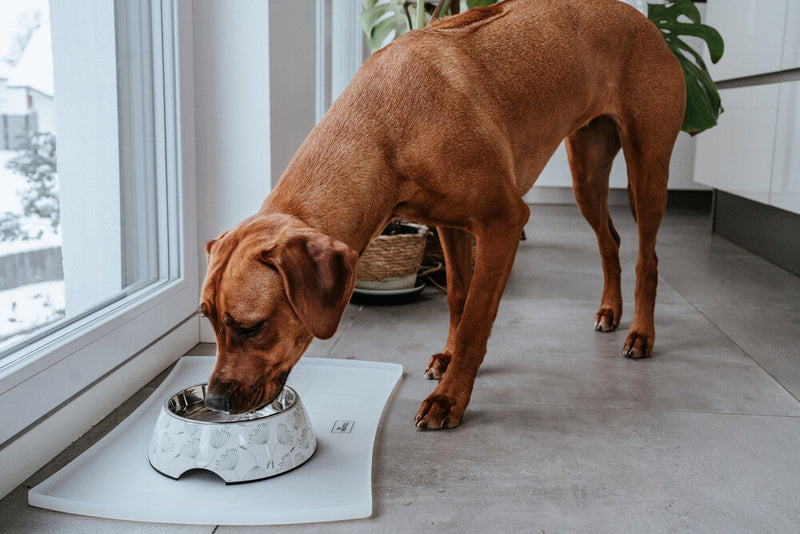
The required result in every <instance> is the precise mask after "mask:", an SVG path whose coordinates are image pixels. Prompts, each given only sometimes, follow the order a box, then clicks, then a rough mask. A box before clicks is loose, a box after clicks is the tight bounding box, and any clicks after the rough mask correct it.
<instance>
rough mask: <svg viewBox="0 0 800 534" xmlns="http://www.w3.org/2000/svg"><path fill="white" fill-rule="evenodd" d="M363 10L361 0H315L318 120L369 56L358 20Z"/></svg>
mask: <svg viewBox="0 0 800 534" xmlns="http://www.w3.org/2000/svg"><path fill="white" fill-rule="evenodd" d="M361 9H362V6H361V2H360V1H359V0H347V1H344V2H341V1H333V0H316V39H317V41H316V61H317V64H316V78H317V88H316V106H315V111H316V122H319V120H320V119H321V118H322V116H323V115H324V114H325V112H326V111H327V110H328V108H329V107H330V105H331V103H332V102H333V101H334V100H336V97H337V96H339V94H340V93H341V92H342V91H344V88H345V87H347V84H349V83H350V80H351V79H352V78H353V75H354V74H355V73H356V71H357V70H358V68H359V67H361V64H362V63H363V62H364V59H366V58H367V56H368V55H369V50H367V49H366V45H365V43H364V37H363V34H362V29H361V24H359V21H358V14H359V13H361Z"/></svg>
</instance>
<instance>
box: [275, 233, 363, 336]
mask: <svg viewBox="0 0 800 534" xmlns="http://www.w3.org/2000/svg"><path fill="white" fill-rule="evenodd" d="M261 261H262V262H264V263H266V264H267V265H271V266H273V267H275V268H276V269H277V271H278V272H279V273H280V275H281V277H282V278H283V283H284V286H285V288H286V295H287V296H288V297H289V303H290V304H291V305H292V308H293V309H294V312H295V313H296V314H297V316H298V317H299V318H300V320H301V321H302V322H303V324H304V325H305V326H306V328H308V329H309V330H310V331H311V333H312V334H314V336H315V337H318V338H320V339H328V338H330V337H331V336H333V334H334V333H336V328H337V327H338V326H339V321H340V320H341V318H342V313H344V308H345V306H347V302H348V301H349V300H350V296H351V295H352V293H353V287H354V286H355V283H356V262H357V261H358V253H357V252H356V251H354V250H353V249H351V248H350V247H348V246H347V245H345V244H344V243H342V242H341V241H337V240H335V239H333V238H331V237H329V236H327V235H325V234H322V233H320V232H314V233H302V234H297V235H293V236H289V237H287V238H286V239H285V240H284V241H283V243H280V244H278V245H277V246H276V247H274V248H271V249H270V250H264V251H262V252H261Z"/></svg>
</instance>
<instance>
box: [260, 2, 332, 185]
mask: <svg viewBox="0 0 800 534" xmlns="http://www.w3.org/2000/svg"><path fill="white" fill-rule="evenodd" d="M337 1H339V2H341V1H342V0H337ZM315 11H316V9H315V3H314V2H313V1H312V0H302V1H298V0H271V1H270V21H269V28H270V38H269V42H270V64H269V70H270V98H271V100H272V108H271V117H272V130H271V134H272V138H271V140H270V144H271V150H272V183H273V185H274V184H275V183H276V182H277V181H278V179H279V178H280V177H281V175H282V174H283V170H284V169H285V168H286V166H287V165H288V164H289V161H291V159H292V156H294V153H295V152H297V149H298V148H300V145H301V144H302V143H303V141H304V140H305V138H306V136H307V135H308V133H309V132H310V131H311V129H312V128H313V127H314V124H315V120H314V119H315V117H314V114H315V113H314V111H315V105H316V99H315V96H316V95H315V91H316V63H315V60H316V51H315V48H316V38H315V33H314V29H315V20H316V13H315Z"/></svg>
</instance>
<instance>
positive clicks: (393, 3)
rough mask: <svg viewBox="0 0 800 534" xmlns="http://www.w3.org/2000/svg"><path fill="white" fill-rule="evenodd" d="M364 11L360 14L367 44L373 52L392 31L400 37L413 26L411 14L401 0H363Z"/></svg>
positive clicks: (359, 18) (359, 17)
mask: <svg viewBox="0 0 800 534" xmlns="http://www.w3.org/2000/svg"><path fill="white" fill-rule="evenodd" d="M361 3H362V4H363V5H364V11H362V12H361V14H359V15H358V20H359V22H361V27H362V28H363V29H364V35H365V36H366V38H367V45H368V46H369V49H370V50H372V51H373V52H374V51H376V50H378V49H379V48H380V47H381V45H383V42H384V41H385V40H386V38H387V37H389V34H390V33H392V31H396V34H395V36H396V37H399V36H401V35H403V34H404V33H406V32H407V31H408V30H410V29H411V28H412V26H411V16H410V15H409V13H408V10H407V9H406V8H405V7H404V6H403V2H402V1H399V0H388V1H385V2H383V3H381V4H379V3H378V0H361Z"/></svg>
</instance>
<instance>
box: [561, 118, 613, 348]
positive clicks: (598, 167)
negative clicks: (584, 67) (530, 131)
mask: <svg viewBox="0 0 800 534" xmlns="http://www.w3.org/2000/svg"><path fill="white" fill-rule="evenodd" d="M620 146H621V145H620V140H619V135H618V134H617V127H616V124H615V123H614V121H613V120H612V119H611V118H610V117H607V116H601V117H597V118H596V119H594V120H593V121H591V122H590V123H589V124H587V125H586V126H584V127H582V128H580V129H579V130H577V131H575V132H573V133H572V134H570V135H569V136H568V137H567V138H566V148H567V156H568V157H569V166H570V169H571V170H572V188H573V191H574V192H575V200H576V201H577V203H578V207H579V208H580V210H581V213H583V216H584V218H585V219H586V220H587V221H588V223H589V224H590V225H591V227H592V228H593V229H594V231H595V234H597V243H598V245H599V247H600V256H601V257H602V260H603V277H604V284H603V296H602V298H601V299H600V309H599V310H598V311H597V313H596V314H595V316H594V327H595V329H596V330H598V331H600V332H610V331H611V330H614V329H616V328H617V327H618V326H619V321H620V318H621V316H622V293H621V289H620V264H619V234H617V231H616V230H615V229H614V224H613V223H612V222H611V216H610V215H609V213H608V176H609V174H610V173H611V164H612V162H613V161H614V156H616V154H617V152H619V149H620Z"/></svg>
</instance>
